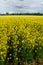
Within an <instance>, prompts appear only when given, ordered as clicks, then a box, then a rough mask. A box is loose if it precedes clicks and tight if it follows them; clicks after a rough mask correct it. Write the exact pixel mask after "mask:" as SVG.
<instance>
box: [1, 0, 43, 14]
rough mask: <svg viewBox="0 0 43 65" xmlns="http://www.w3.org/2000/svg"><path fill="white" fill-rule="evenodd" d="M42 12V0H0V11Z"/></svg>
mask: <svg viewBox="0 0 43 65" xmlns="http://www.w3.org/2000/svg"><path fill="white" fill-rule="evenodd" d="M5 12H10V13H12V12H14V13H28V12H30V13H31V12H33V13H34V12H40V13H43V0H0V13H5Z"/></svg>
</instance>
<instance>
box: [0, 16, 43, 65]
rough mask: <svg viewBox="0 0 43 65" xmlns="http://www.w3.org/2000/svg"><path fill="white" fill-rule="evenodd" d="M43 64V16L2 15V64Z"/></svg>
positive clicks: (0, 61)
mask: <svg viewBox="0 0 43 65" xmlns="http://www.w3.org/2000/svg"><path fill="white" fill-rule="evenodd" d="M28 64H29V65H31V64H32V65H43V16H24V15H23V16H22V15H20V16H19V15H18V16H0V65H28Z"/></svg>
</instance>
